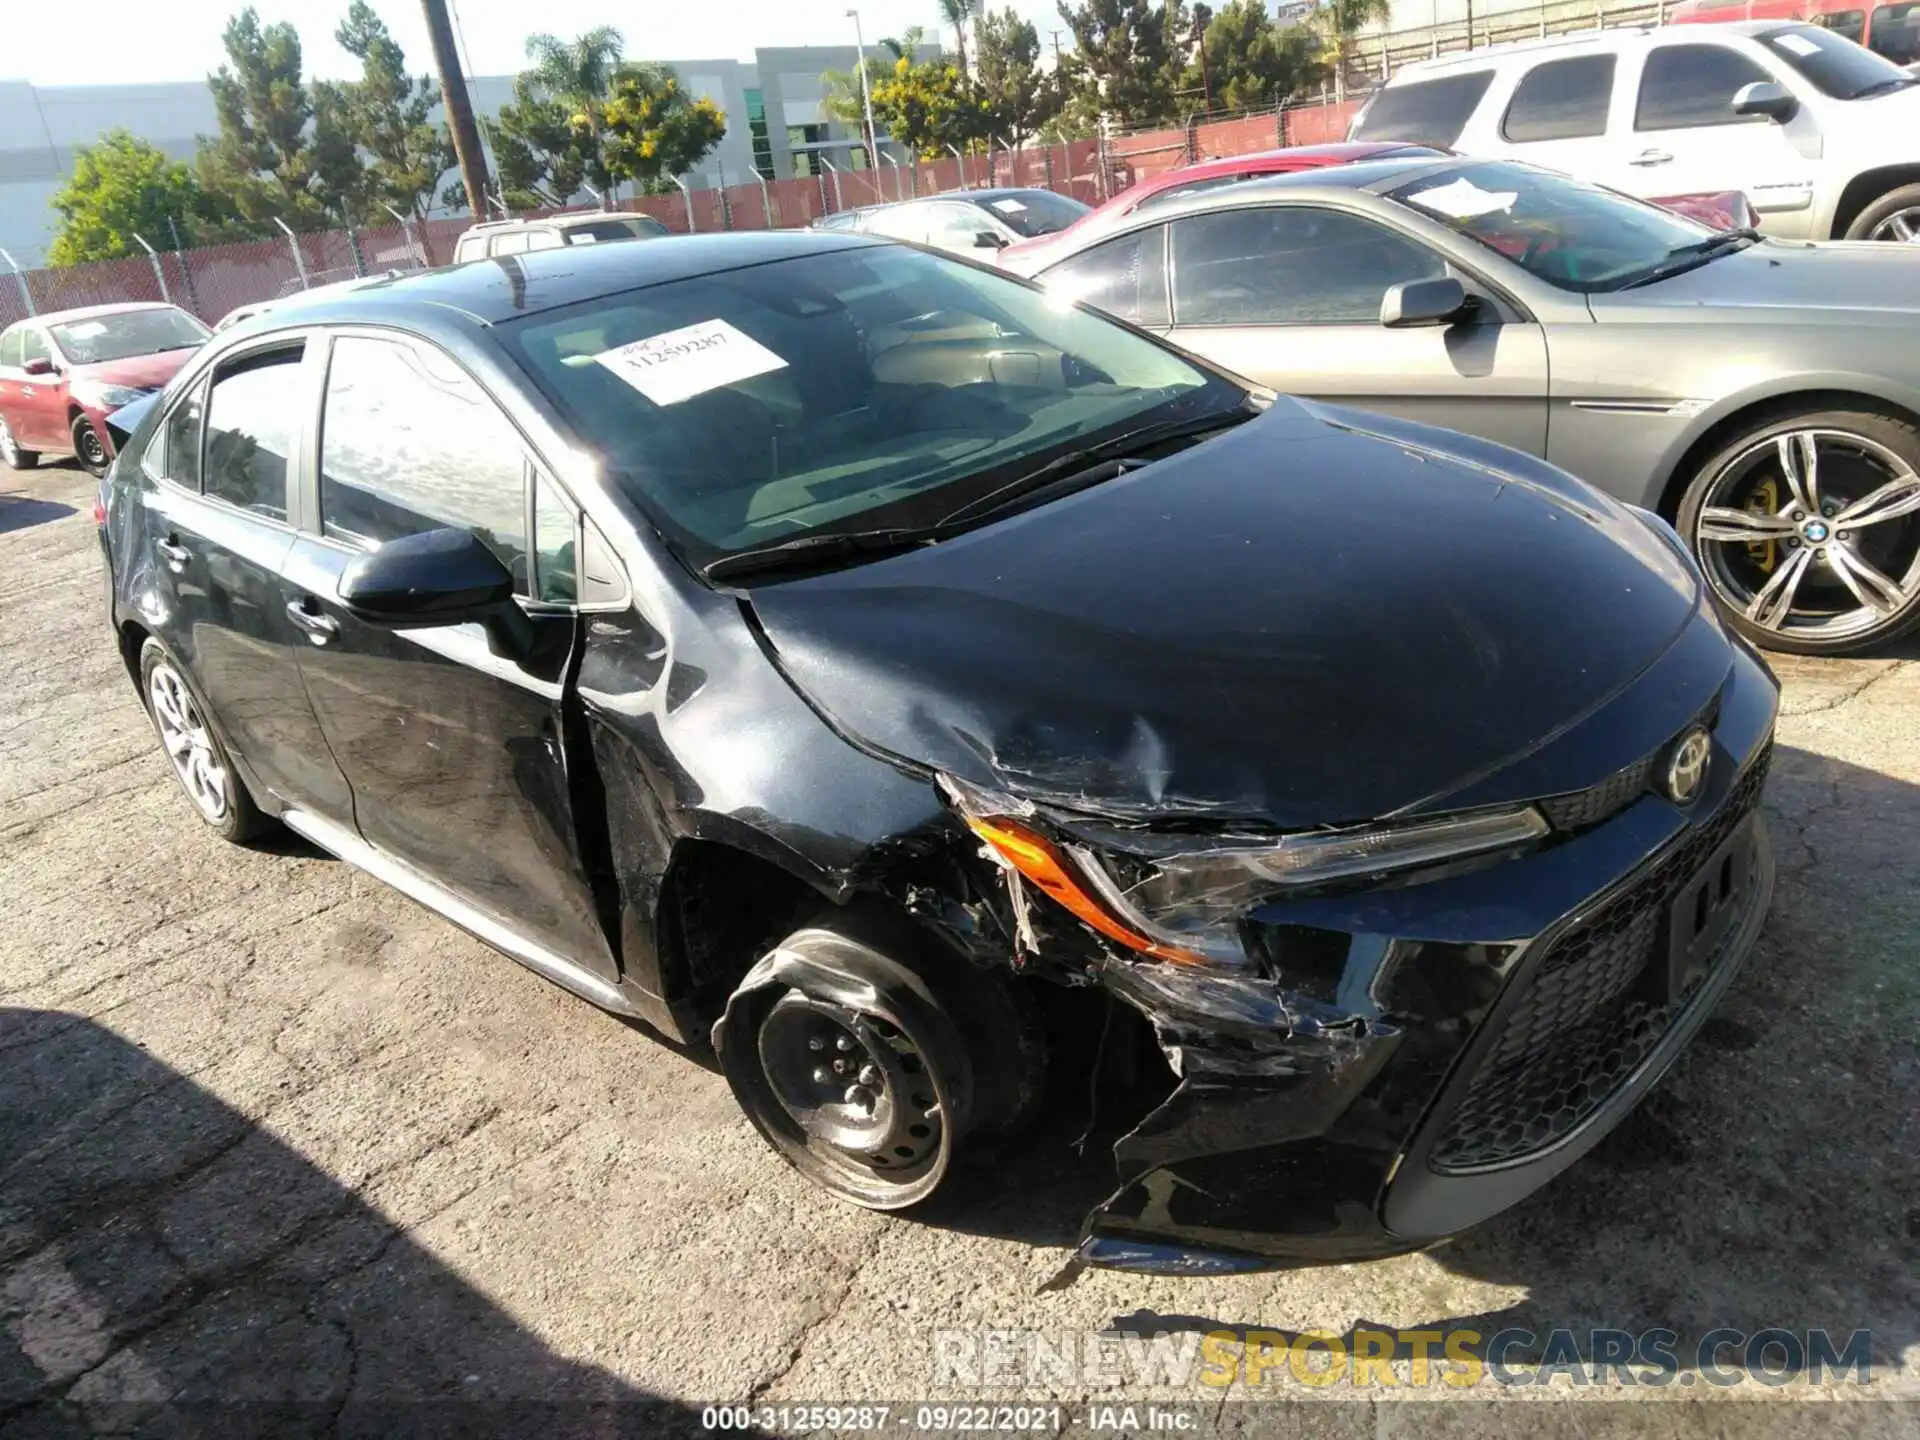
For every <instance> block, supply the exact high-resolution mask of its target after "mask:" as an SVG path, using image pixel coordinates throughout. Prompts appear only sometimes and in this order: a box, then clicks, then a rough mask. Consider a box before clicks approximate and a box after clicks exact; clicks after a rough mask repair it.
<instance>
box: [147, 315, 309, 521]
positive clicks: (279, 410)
mask: <svg viewBox="0 0 1920 1440" xmlns="http://www.w3.org/2000/svg"><path fill="white" fill-rule="evenodd" d="M302 355H303V351H302V350H300V349H294V350H276V351H273V352H272V353H270V354H266V355H250V356H248V357H246V358H245V359H243V360H240V361H238V362H236V363H235V364H234V365H232V366H230V367H226V368H223V369H221V370H220V371H218V372H217V373H216V374H215V375H214V377H213V392H212V395H211V397H210V398H209V400H208V402H207V420H206V427H207V444H206V458H205V462H204V466H205V468H204V472H203V481H204V483H203V486H202V488H203V489H204V490H205V492H206V493H207V494H209V495H212V496H214V497H216V498H217V499H221V500H225V501H226V502H227V503H228V504H231V505H238V506H240V507H241V508H242V509H244V510H252V511H254V512H255V513H256V514H260V515H266V516H270V517H271V518H273V519H275V520H284V519H286V518H287V457H288V456H290V455H291V454H292V453H293V442H294V436H295V434H296V433H297V431H298V424H299V414H300V390H301V386H300V376H301V366H300V361H301V358H302ZM178 413H179V412H176V415H177V414H178ZM171 448H172V447H171V444H169V450H171ZM175 478H176V479H177V478H178V477H177V476H176V477H175ZM181 483H183V484H184V483H186V482H184V481H182V482H181Z"/></svg>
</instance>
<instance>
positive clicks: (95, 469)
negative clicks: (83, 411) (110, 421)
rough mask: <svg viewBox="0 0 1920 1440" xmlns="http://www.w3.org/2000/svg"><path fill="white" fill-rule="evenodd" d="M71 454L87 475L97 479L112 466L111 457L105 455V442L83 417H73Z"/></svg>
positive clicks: (91, 423) (91, 424)
mask: <svg viewBox="0 0 1920 1440" xmlns="http://www.w3.org/2000/svg"><path fill="white" fill-rule="evenodd" d="M73 454H74V458H75V459H76V460H78V461H79V462H80V463H81V464H82V465H83V466H85V467H86V471H87V473H88V474H89V475H92V476H94V477H96V478H98V477H99V476H101V475H104V474H106V473H107V469H108V467H109V466H111V465H112V464H113V457H112V456H111V455H109V454H107V442H106V441H104V440H102V439H101V438H100V432H99V431H98V430H96V429H94V428H93V422H92V421H91V420H89V419H87V417H86V416H84V415H76V416H74V417H73Z"/></svg>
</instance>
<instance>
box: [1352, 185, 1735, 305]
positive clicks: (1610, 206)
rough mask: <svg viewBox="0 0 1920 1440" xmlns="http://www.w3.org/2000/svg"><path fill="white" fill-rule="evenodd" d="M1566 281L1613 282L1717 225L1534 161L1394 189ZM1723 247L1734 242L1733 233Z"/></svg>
mask: <svg viewBox="0 0 1920 1440" xmlns="http://www.w3.org/2000/svg"><path fill="white" fill-rule="evenodd" d="M1390 198H1392V199H1394V200H1397V201H1399V202H1400V203H1401V204H1402V205H1406V206H1408V207H1410V208H1412V209H1414V210H1418V211H1420V212H1421V213H1422V214H1423V215H1427V216H1430V217H1431V218H1433V219H1435V220H1438V221H1439V222H1440V223H1441V224H1443V225H1445V226H1447V227H1449V228H1450V229H1453V230H1456V231H1458V232H1459V233H1460V234H1462V235H1465V236H1466V237H1468V238H1469V239H1471V240H1476V241H1478V242H1479V243H1480V244H1482V245H1484V246H1486V247H1487V248H1488V249H1489V250H1494V251H1498V252H1499V253H1500V254H1502V255H1504V256H1506V257H1507V259H1509V260H1512V261H1513V262H1515V263H1516V264H1518V265H1520V266H1521V267H1522V268H1523V269H1525V270H1526V271H1527V272H1528V273H1529V274H1532V275H1535V276H1538V277H1539V278H1540V279H1542V280H1545V281H1546V282H1547V283H1548V284H1549V285H1555V286H1558V287H1559V288H1560V289H1562V290H1574V291H1579V292H1582V293H1587V292H1592V291H1600V290H1619V289H1621V288H1623V287H1625V286H1627V285H1631V284H1633V283H1634V282H1635V281H1637V280H1641V279H1644V278H1646V277H1647V276H1648V275H1650V274H1651V273H1653V272H1654V271H1655V270H1656V269H1658V268H1659V267H1661V266H1663V265H1665V264H1666V263H1667V262H1668V261H1670V260H1671V259H1672V258H1673V257H1674V254H1675V252H1676V251H1685V250H1686V248H1687V247H1689V246H1694V245H1698V244H1700V243H1701V242H1703V241H1706V240H1709V239H1711V238H1713V236H1714V234H1715V232H1714V231H1713V230H1711V229H1710V228H1708V227H1707V226H1705V225H1700V224H1696V223H1695V222H1694V221H1692V220H1688V219H1685V218H1683V217H1681V216H1679V215H1676V214H1674V213H1673V212H1672V211H1670V210H1663V209H1660V208H1659V207H1658V206H1654V205H1649V204H1646V203H1645V202H1644V201H1640V200H1632V199H1629V198H1628V197H1627V196H1625V195H1621V194H1617V193H1616V192H1614V191H1612V190H1603V189H1601V188H1600V187H1599V186H1598V185H1589V184H1587V183H1586V182H1585V181H1582V180H1571V179H1568V178H1567V177H1566V176H1564V175H1555V174H1553V173H1552V172H1550V171H1546V170H1536V169H1534V168H1533V167H1532V166H1530V165H1517V164H1510V163H1502V162H1493V163H1488V164H1478V165H1461V166H1457V167H1455V168H1453V169H1450V170H1441V171H1437V172H1429V173H1428V174H1425V175H1422V176H1421V177H1420V178H1419V179H1418V180H1416V181H1414V182H1413V183H1412V184H1410V185H1403V186H1401V187H1400V188H1399V189H1398V190H1395V191H1393V192H1392V194H1391V197H1390ZM1726 238H1727V240H1728V243H1729V246H1730V247H1731V246H1732V245H1733V244H1735V243H1737V242H1736V241H1735V240H1734V238H1733V236H1732V235H1728V236H1727V237H1726Z"/></svg>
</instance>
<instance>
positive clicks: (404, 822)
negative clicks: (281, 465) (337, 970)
mask: <svg viewBox="0 0 1920 1440" xmlns="http://www.w3.org/2000/svg"><path fill="white" fill-rule="evenodd" d="M523 238H524V237H523ZM325 368H326V380H325V400H324V405H323V409H322V414H321V421H320V429H319V439H318V465H317V470H318V484H317V486H316V488H315V494H314V500H315V509H316V512H317V513H316V515H315V518H314V523H312V524H310V525H308V526H306V527H304V528H305V529H306V531H307V533H304V534H303V535H302V536H301V537H300V539H299V540H298V542H297V543H296V544H295V546H294V548H293V553H292V555H291V556H290V557H289V560H288V566H287V574H288V578H289V582H290V583H291V584H292V585H293V586H294V587H296V591H297V594H296V603H298V604H299V605H300V606H301V608H302V609H303V611H304V612H305V615H304V619H303V621H302V623H303V624H305V625H306V626H307V627H309V630H310V634H309V636H308V640H307V643H305V644H303V645H302V647H301V649H300V669H301V673H302V675H303V676H304V678H305V681H306V686H307V691H308V693H309V694H310V695H311V696H312V698H313V706H314V710H315V712H316V714H317V715H318V716H319V719H320V724H321V726H322V727H323V729H324V730H325V733H326V736H327V741H328V744H329V745H330V746H331V748H332V751H333V754H334V755H335V756H336V757H337V759H338V760H339V763H340V767H341V769H342V770H343V771H344V772H345V773H346V776H347V779H348V781H349V782H350V784H351V785H352V788H353V803H354V816H355V820H356V822H357V824H358V826H359V831H360V834H361V836H362V838H364V839H365V840H366V841H367V842H368V843H370V844H372V845H374V846H376V847H377V848H379V849H380V850H382V851H384V852H385V853H386V854H388V855H390V856H392V857H394V858H396V859H398V860H400V861H401V862H403V863H404V864H406V865H408V866H410V867H411V868H413V869H414V870H416V871H418V872H419V873H421V874H423V875H425V876H426V877H427V878H428V879H430V880H432V881H434V882H435V883H437V884H439V885H440V886H442V887H443V888H445V889H447V890H450V891H452V892H454V893H455V894H457V895H459V896H461V897H462V898H463V899H465V900H467V901H468V902H470V903H472V904H473V905H475V906H477V907H478V908H479V909H481V910H482V911H484V912H485V913H487V914H488V915H490V916H492V917H493V918H495V919H496V920H498V921H500V922H501V923H503V924H504V925H506V927H507V928H508V929H509V930H511V931H513V932H514V933H515V934H516V935H519V936H521V937H522V938H524V939H528V940H532V941H534V942H535V943H537V944H539V945H542V946H545V947H547V948H548V949H550V950H552V951H555V952H557V953H558V954H559V955H561V956H562V957H563V958H565V959H568V960H571V961H573V962H574V963H576V964H579V965H582V966H585V967H587V968H588V969H589V970H591V971H592V972H594V973H595V974H597V975H600V976H602V977H603V978H605V979H606V980H608V981H613V980H616V979H617V978H618V975H617V969H616V966H615V964H614V960H613V952H612V949H611V946H610V944H609V942H608V939H607V934H606V930H605V928H604V927H603V926H602V924H601V922H600V919H599V915H598V911H597V910H596V907H595V898H594V892H593V888H592V886H591V884H590V882H589V880H588V877H587V872H586V868H585V866H584V864H583V863H582V860H581V854H580V847H579V843H578V835H577V832H576V829H575V823H574V796H575V793H576V787H577V786H578V785H581V784H586V783H588V775H589V774H590V770H589V772H586V773H576V772H575V771H574V770H573V769H572V768H571V767H570V765H569V757H568V750H567V744H566V739H565V734H566V731H565V716H564V701H565V699H566V691H567V687H568V685H569V684H570V683H571V675H572V666H573V664H574V657H575V655H576V653H577V649H578V635H577V627H578V620H579V617H578V615H577V614H576V613H575V609H574V591H573V586H574V569H573V562H574V555H575V554H576V553H577V552H576V544H575V538H576V531H577V529H578V520H577V514H576V510H575V507H574V506H573V505H572V502H571V501H570V500H569V499H568V497H567V496H566V495H565V494H564V493H563V492H562V490H561V489H560V487H559V486H558V485H556V484H555V483H554V482H553V481H552V479H551V478H550V477H548V476H545V475H544V474H539V473H538V472H537V471H536V469H535V467H534V465H533V462H532V460H531V458H530V454H529V452H528V450H527V448H526V446H525V444H524V442H523V441H522V439H521V437H520V434H519V432H518V430H516V429H515V428H514V426H513V425H512V423H511V422H510V421H509V420H508V419H507V418H506V416H505V415H504V414H503V413H502V412H501V411H500V409H499V408H498V407H497V406H496V405H495V403H494V401H493V400H492V398H491V397H490V396H489V395H488V394H487V393H486V391H485V390H484V389H482V388H481V386H480V385H479V384H478V382H476V381H475V380H474V379H473V378H472V376H471V375H469V374H468V373H467V372H466V371H465V370H464V369H463V368H461V366H460V365H458V364H457V363H456V362H454V361H453V360H452V359H451V358H450V357H449V356H447V355H446V354H445V353H444V352H443V351H441V350H439V349H437V348H436V347H433V346H431V345H428V344H426V343H425V342H422V341H415V340H411V339H404V338H401V337H397V336H395V335H392V334H387V333H380V334H375V333H341V334H338V335H336V336H334V337H333V339H332V342H331V355H330V357H329V359H328V360H327V361H326V362H325ZM536 475H538V479H537V481H536ZM446 526H452V527H456V528H459V529H465V530H470V531H472V532H473V533H474V534H475V535H478V536H479V537H480V539H482V540H483V541H485V542H486V544H487V545H488V547H489V548H491V549H492V550H493V551H494V553H495V554H496V555H498V556H499V557H500V559H501V560H502V561H503V562H504V563H505V564H506V565H507V567H508V569H510V570H511V571H512V572H513V574H514V575H515V577H516V579H517V580H518V582H519V592H520V597H521V599H520V603H521V604H522V606H523V608H525V609H526V610H527V612H528V613H529V615H530V616H531V617H532V619H533V621H534V626H535V630H536V638H537V644H536V646H535V648H534V649H533V651H532V652H531V653H529V654H525V655H515V654H508V653H503V651H502V649H501V648H500V647H499V646H498V645H496V644H495V642H494V641H492V640H491V639H490V637H489V636H488V634H487V632H486V631H485V630H484V629H483V628H482V627H481V626H479V625H477V624H461V625H442V626H432V627H423V628H419V629H404V630H396V629H389V628H386V627H383V626H376V625H371V624H367V623H365V622H364V621H361V620H359V619H356V618H355V617H354V616H353V615H352V614H350V613H349V612H348V611H347V610H346V609H345V608H344V607H343V606H342V605H341V604H340V601H339V582H340V577H341V575H342V574H343V572H344V571H345V570H346V568H347V566H348V565H349V564H351V563H352V562H353V560H354V559H355V558H356V557H357V556H359V555H361V554H364V553H366V552H367V551H369V550H372V549H375V548H377V547H378V546H379V545H381V544H382V543H384V542H386V541H389V540H394V539H397V538H399V537H401V536H404V535H412V534H418V533H420V532H422V531H425V530H433V529H439V528H442V527H446ZM584 763H586V764H588V765H589V766H590V762H584Z"/></svg>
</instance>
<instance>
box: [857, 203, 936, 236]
mask: <svg viewBox="0 0 1920 1440" xmlns="http://www.w3.org/2000/svg"><path fill="white" fill-rule="evenodd" d="M927 210H928V207H927V206H925V205H889V206H887V207H886V208H885V209H881V210H871V211H868V212H867V213H866V214H864V215H862V216H860V218H859V220H858V221H857V222H856V223H857V224H858V225H859V227H860V228H861V229H862V230H864V231H866V232H867V234H869V235H883V236H885V237H886V238H887V239H889V240H911V241H912V242H913V243H914V244H916V245H924V244H926V243H927V222H928V219H929V217H928V214H927Z"/></svg>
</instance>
